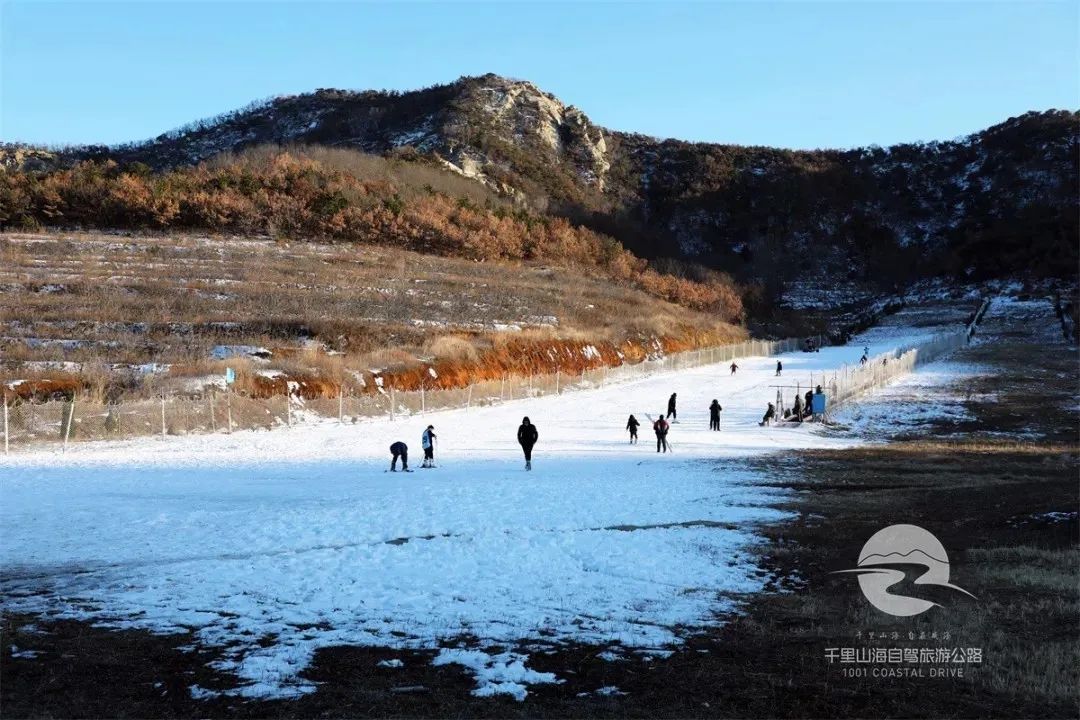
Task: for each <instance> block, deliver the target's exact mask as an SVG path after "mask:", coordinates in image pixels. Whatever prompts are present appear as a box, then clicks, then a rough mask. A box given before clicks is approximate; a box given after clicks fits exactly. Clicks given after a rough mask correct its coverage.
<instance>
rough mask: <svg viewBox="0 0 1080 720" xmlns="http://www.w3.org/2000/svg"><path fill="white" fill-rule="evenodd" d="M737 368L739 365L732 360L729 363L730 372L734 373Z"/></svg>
mask: <svg viewBox="0 0 1080 720" xmlns="http://www.w3.org/2000/svg"><path fill="white" fill-rule="evenodd" d="M738 369H739V366H738V365H736V364H735V362H734V361H732V363H731V374H732V375H734V374H735V371H736V370H738Z"/></svg>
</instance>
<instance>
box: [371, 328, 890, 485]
mask: <svg viewBox="0 0 1080 720" xmlns="http://www.w3.org/2000/svg"><path fill="white" fill-rule="evenodd" d="M868 354H869V348H867V349H866V351H865V352H864V354H863V358H862V362H865V361H866V359H867V356H868ZM738 369H739V366H738V365H737V364H736V363H734V362H732V363H731V374H732V375H734V374H735V372H736V371H737V370H738ZM783 369H784V366H783V364H782V363H781V362H780V361H779V360H777V361H776V374H777V375H778V376H779V375H780V373H781V372H782V371H783ZM822 394H823V392H822V389H821V386H820V385H818V386H817V388H816V389H815V390H807V391H806V394H805V396H800V395H796V396H795V402H794V405H793V406H792V408H791V409H790V410H784V419H785V420H796V421H798V422H802V421H803V419H805V418H809V417H812V416H815V415H816V414H815V413H814V412H813V408H814V396H815V395H822ZM677 401H678V393H671V397H669V398H668V403H667V412H666V413H663V414H661V415H660V416H659V417H658V418H657V419H656V420H655V421H653V424H652V426H653V432H654V433H655V435H656V452H658V453H661V452H662V453H666V452H668V451H669V450H670V448H671V445H670V443H669V442H668V439H667V436H668V432H669V431H670V430H671V423H669V422H668V420H669V419H670V420H671V421H672V422H678V419H677V418H678V411H677V407H676V404H677ZM821 404H822V405H823V400H822V403H821ZM723 409H724V408H723V407H721V405H720V401H719V400H717V399H715V398H713V401H712V403H710V404H709V430H710V431H719V430H720V413H721V412H722V411H723ZM649 419H650V420H652V418H651V417H650V418H649ZM776 419H777V410H776V406H775V405H774V404H773V403H771V402H770V403H768V407H767V408H766V409H765V414H764V416H762V418H761V422H759V423H758V425H762V426H764V425H769V424H771V423H772V421H773V420H776ZM639 427H641V423H640V422H639V421H638V419H637V418H636V417H634V416H633V415H632V414H631V415H630V417H629V419H628V420H627V421H626V430H627V431H629V433H630V444H631V445H636V444H637V441H638V428H639ZM539 438H540V433H539V431H538V430H537V429H536V426H535V425H533V424H532V422H531V421H530V420H529V418H528V417H527V416H526V417H524V418H522V419H521V425H520V426H519V427H518V431H517V441H518V444H519V445H521V450H522V452H523V453H524V455H525V469H526V470H532V451H533V447H535V446H536V442H537V440H538V439H539ZM435 439H436V435H435V426H434V425H428V426H427V428H425V429H424V432H423V433H422V434H421V436H420V446H421V447H422V448H423V450H424V461H423V463H422V464H421V467H423V468H434V467H435ZM390 455H391V459H390V472H397V462H398V460H399V459H400V460H401V469H402V470H404V471H405V472H412V470H410V469H409V447H408V446H407V445H406V444H405V443H403V442H402V441H400V440H398V441H397V442H395V443H393V444H392V445H391V446H390Z"/></svg>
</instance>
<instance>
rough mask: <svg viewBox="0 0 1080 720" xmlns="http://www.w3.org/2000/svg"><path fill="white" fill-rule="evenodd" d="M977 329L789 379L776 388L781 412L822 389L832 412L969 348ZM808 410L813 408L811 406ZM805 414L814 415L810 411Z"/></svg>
mask: <svg viewBox="0 0 1080 720" xmlns="http://www.w3.org/2000/svg"><path fill="white" fill-rule="evenodd" d="M973 325H974V324H973ZM973 325H971V326H968V327H966V328H960V329H957V330H955V331H951V332H944V333H940V334H938V335H935V336H934V337H932V338H931V339H929V340H927V341H924V342H921V343H919V344H918V345H915V346H913V347H905V348H897V349H894V350H890V351H888V352H884V353H880V354H878V355H875V356H873V357H869V356H867V357H866V360H865V362H862V361H860V362H859V363H857V364H854V365H849V364H844V365H841V366H840V367H838V368H836V369H835V370H829V371H827V372H821V373H818V374H816V375H815V374H814V373H808V374H807V375H804V376H797V377H795V378H793V379H791V380H789V379H787V378H785V383H786V384H784V385H780V384H777V385H775V386H774V387H775V388H777V392H776V408H777V411H778V412H780V413H781V414H786V411H787V410H791V409H792V407H793V405H794V400H795V397H796V396H798V397H800V398H802V397H804V393H805V392H807V391H810V392H816V391H817V389H818V388H821V392H822V393H824V395H825V397H826V398H827V400H828V407H829V408H830V409H832V408H835V407H836V406H838V405H840V404H842V403H844V402H846V401H848V400H851V399H852V398H855V397H857V396H859V395H861V394H862V393H865V392H868V391H870V390H874V389H877V388H880V387H884V386H886V385H888V384H889V383H891V382H892V381H893V380H895V379H897V378H899V377H902V376H904V375H907V374H909V373H911V372H913V371H914V369H915V368H916V367H917V366H918V365H922V364H923V363H927V362H931V361H933V360H937V359H938V358H940V357H942V356H943V355H946V354H948V353H950V352H952V351H954V350H958V349H959V348H961V347H964V346H965V345H967V343H968V342H969V340H970V337H971V335H972V328H973ZM806 407H807V408H809V405H807V406H806ZM805 412H806V413H810V412H811V411H810V410H809V409H807V410H805ZM826 414H827V413H826Z"/></svg>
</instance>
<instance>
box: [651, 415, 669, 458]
mask: <svg viewBox="0 0 1080 720" xmlns="http://www.w3.org/2000/svg"><path fill="white" fill-rule="evenodd" d="M652 427H653V432H655V433H656V452H660V450H661V448H662V449H663V451H664V452H667V451H668V444H667V434H668V430H669V429H671V426H670V425H668V421H667V420H665V419H664V416H663V415H661V416H660V418H659V419H658V420H657V421H656V422H654V423H653V426H652Z"/></svg>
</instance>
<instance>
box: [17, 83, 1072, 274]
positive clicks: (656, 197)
mask: <svg viewBox="0 0 1080 720" xmlns="http://www.w3.org/2000/svg"><path fill="white" fill-rule="evenodd" d="M267 143H269V144H279V145H284V144H290V143H301V144H316V145H327V146H333V147H350V148H355V149H358V150H361V151H364V152H368V153H378V154H390V155H393V156H395V157H397V158H399V159H401V160H402V161H407V162H428V163H435V164H439V165H441V166H443V167H446V168H449V169H451V170H453V171H454V172H457V173H460V174H462V175H464V176H467V177H470V178H474V179H476V180H477V181H480V182H483V183H485V184H487V185H489V186H490V187H492V188H494V189H496V190H497V191H499V192H500V193H503V194H505V195H507V196H511V197H513V198H515V199H516V200H517V201H518V202H520V203H523V204H528V205H529V206H531V207H532V208H534V209H536V210H541V211H547V212H550V213H554V214H560V215H564V216H567V217H569V218H571V219H573V220H575V221H577V222H580V223H583V224H587V225H589V226H591V227H593V228H594V229H597V230H600V231H602V232H606V233H608V234H611V235H613V236H614V237H616V238H617V239H619V240H620V241H622V242H623V243H624V244H625V245H627V246H629V247H630V248H631V249H632V250H634V251H635V252H637V253H639V254H643V255H645V256H647V257H652V258H677V259H681V260H689V261H693V262H695V263H700V264H703V265H706V266H709V267H713V268H720V269H723V270H727V271H729V272H732V273H733V274H735V275H737V276H739V277H741V278H743V279H749V280H753V281H757V282H760V283H762V285H763V286H764V287H765V288H766V290H767V291H768V292H769V293H771V294H773V295H775V294H777V293H780V294H782V292H783V288H784V287H785V286H787V285H790V284H791V283H792V282H796V281H799V280H805V279H806V278H807V277H808V276H809V275H820V274H824V275H827V276H830V277H832V278H833V279H834V280H837V281H841V280H842V281H844V282H861V283H867V282H869V283H875V284H878V285H881V286H883V287H887V286H894V285H897V284H902V283H904V282H906V281H908V280H910V279H911V278H912V277H917V276H922V275H925V274H941V273H948V274H955V275H958V276H963V277H965V278H974V279H977V278H979V277H988V276H1002V275H1016V274H1023V273H1034V274H1040V275H1062V274H1064V275H1065V276H1067V277H1072V276H1074V275H1075V268H1076V264H1077V235H1078V231H1080V229H1078V224H1077V218H1078V216H1080V206H1078V197H1080V181H1078V169H1077V157H1078V153H1080V114H1078V113H1076V112H1071V111H1049V112H1045V113H1028V114H1026V115H1023V116H1021V117H1018V118H1011V119H1009V120H1007V121H1006V122H1003V123H1001V124H1000V125H997V126H994V127H992V128H989V129H987V130H985V131H983V132H980V133H976V134H974V135H971V136H969V137H966V138H961V139H957V140H951V141H946V142H930V143H920V144H907V145H897V146H894V147H890V148H880V147H870V148H863V149H856V150H850V151H832V150H820V151H792V150H781V149H774V148H765V147H740V146H731V145H719V144H691V143H685V142H680V141H677V140H658V139H656V138H651V137H645V136H641V135H635V134H629V133H623V132H617V131H611V130H607V129H604V128H601V127H599V126H597V125H595V124H593V123H592V122H591V121H590V120H589V119H588V117H587V116H586V115H585V114H584V113H583V112H582V111H581V110H579V109H577V108H574V107H568V106H566V105H564V104H563V103H562V102H560V101H559V100H558V98H556V97H554V96H553V95H551V94H549V93H546V92H543V91H542V90H540V89H539V88H537V87H536V86H535V85H533V84H532V83H529V82H524V81H517V80H509V79H506V78H502V77H498V76H495V75H485V76H482V77H476V78H462V79H460V80H458V81H456V82H454V83H451V84H449V85H441V86H435V87H431V88H427V89H423V90H418V91H415V92H408V93H396V92H348V91H339V90H319V91H316V92H314V93H311V94H306V95H299V96H291V97H282V98H276V99H274V100H270V101H266V102H262V103H257V104H253V105H251V106H249V107H247V108H244V109H242V110H239V111H237V112H235V113H231V114H228V115H225V116H221V117H218V118H213V119H210V120H206V121H201V122H199V123H195V124H192V125H190V126H187V127H184V128H180V129H178V130H176V131H173V132H170V133H166V134H164V135H161V136H159V137H157V138H155V139H153V140H151V141H148V142H144V143H139V144H130V145H124V146H118V147H112V148H103V147H88V148H79V149H76V150H72V151H67V152H64V153H59V154H56V155H49V156H47V157H46V156H43V155H41V154H28V149H26V148H21V149H19V153H20V154H16V152H15V150H14V149H12V148H8V151H7V152H6V153H0V156H2V157H0V160H2V161H3V164H4V165H5V166H7V167H9V168H11V167H19V166H22V167H24V168H29V169H37V168H40V167H41V166H42V165H48V164H50V163H70V162H74V161H77V160H80V159H86V158H99V159H100V158H109V159H113V160H115V161H117V162H119V163H122V164H123V163H134V162H140V163H144V164H146V165H149V166H150V167H151V168H166V167H173V166H177V165H185V164H192V163H198V162H200V161H203V160H206V159H209V158H211V157H213V156H215V155H218V154H220V153H223V152H238V151H242V150H244V149H245V148H248V147H251V146H255V145H260V144H267ZM30 161H32V162H33V163H34V165H33V166H31V164H30Z"/></svg>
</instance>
